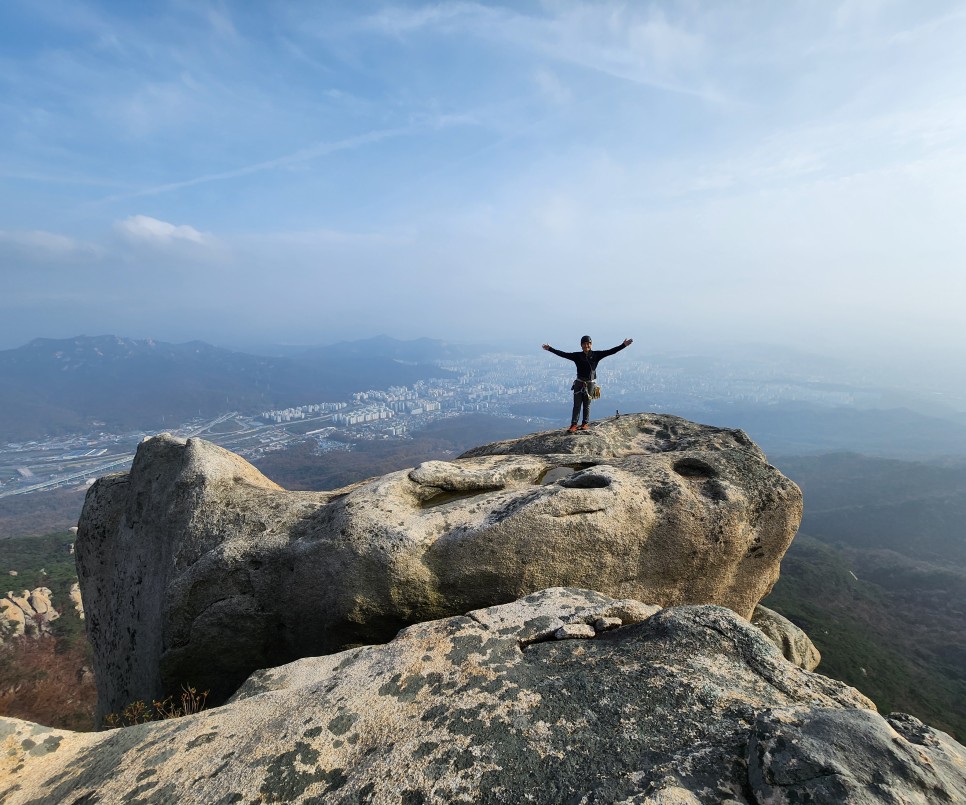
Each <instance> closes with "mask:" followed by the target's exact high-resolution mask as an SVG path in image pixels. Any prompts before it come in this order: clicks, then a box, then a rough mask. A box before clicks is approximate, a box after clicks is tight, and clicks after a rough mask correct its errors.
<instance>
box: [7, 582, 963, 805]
mask: <svg viewBox="0 0 966 805" xmlns="http://www.w3.org/2000/svg"><path fill="white" fill-rule="evenodd" d="M0 738H2V740H3V742H4V744H3V751H2V752H0V800H2V801H3V802H5V803H9V805H24V804H25V803H32V804H33V805H43V804H44V803H50V804H51V805H53V803H57V804H58V805H59V803H64V802H75V803H79V802H98V803H104V804H107V803H121V802H151V803H175V802H204V803H230V802H238V803H256V802H262V803H266V802H283V803H309V802H312V803H322V802H325V803H331V804H332V805H342V804H345V805H348V804H349V803H371V804H372V805H383V804H384V803H392V804H393V805H397V803H466V805H470V803H514V804H515V803H520V802H533V803H547V805H551V804H552V805H557V804H558V803H562V802H573V803H577V802H584V803H623V804H624V805H631V803H634V805H671V804H672V803H673V804H674V805H720V804H721V803H727V804H728V805H755V804H756V803H760V804H761V805H765V803H796V802H797V803H819V804H822V803H828V804H829V805H831V804H832V803H835V805H839V803H844V802H849V803H900V802H901V803H923V805H925V804H926V803H930V804H934V803H940V802H949V803H952V802H964V801H966V748H964V747H962V746H960V745H959V744H957V743H956V742H955V741H953V740H952V739H951V738H950V737H949V736H948V735H945V734H944V733H941V732H937V731H935V730H933V729H930V728H929V727H927V726H925V725H924V724H922V723H921V722H919V721H917V720H916V719H914V718H911V717H909V716H903V715H893V716H889V717H886V718H883V717H882V716H880V715H879V714H878V713H876V712H875V710H874V708H873V706H872V704H871V702H869V701H868V700H867V699H866V698H865V697H864V696H862V694H861V693H859V692H858V691H856V690H854V689H852V688H849V687H847V686H846V685H843V684H842V683H839V682H835V681H833V680H831V679H827V678H825V677H823V676H820V675H818V674H813V673H809V672H807V671H804V670H802V669H800V668H798V667H796V666H794V665H792V664H791V663H789V662H787V661H786V660H784V659H783V657H782V656H781V654H780V653H779V652H778V650H777V649H776V648H775V646H774V645H773V644H772V643H771V642H770V641H768V640H767V639H766V638H765V637H764V635H763V634H762V632H761V631H760V630H758V629H757V628H756V627H754V626H752V625H751V624H749V623H748V622H747V621H745V620H744V619H743V618H741V617H739V616H738V615H736V614H735V613H734V612H732V611H731V610H729V609H725V608H723V607H718V606H681V607H672V608H668V609H660V608H658V607H656V606H653V605H646V604H643V603H640V602H637V601H633V600H627V599H623V600H616V599H612V598H609V597H607V596H604V595H601V594H599V593H595V592H591V591H588V590H578V589H551V590H544V591H542V592H539V593H536V594H533V595H530V596H527V597H526V598H524V599H522V600H520V601H517V602H515V603H512V604H508V605H503V606H498V607H490V608H486V609H482V610H477V611H473V612H470V613H468V614H467V615H465V616H461V617H454V618H447V619H444V620H438V621H434V622H429V623H422V624H418V625H415V626H411V627H409V628H408V629H406V630H404V631H403V632H401V633H400V634H399V635H398V637H396V639H395V640H393V641H392V642H390V643H388V644H386V645H382V646H376V647H366V648H356V649H351V650H349V651H345V652H342V653H339V654H335V655H331V656H327V657H318V658H306V659H302V660H299V661H297V662H294V663H292V664H290V665H286V666H282V667H278V668H273V669H268V670H264V671H260V672H258V673H256V674H253V675H252V677H251V678H249V680H248V681H247V682H246V683H245V684H244V685H243V686H242V688H241V689H240V690H239V691H238V693H237V694H236V695H235V696H234V697H233V699H232V700H231V701H230V702H229V703H228V704H227V705H225V706H223V707H219V708H216V709H214V710H211V711H208V712H203V713H200V714H197V715H194V716H189V717H186V718H183V719H179V720H176V721H167V722H159V723H151V724H145V725H141V726H138V727H131V728H128V729H124V730H115V731H112V732H107V733H97V734H81V733H68V732H63V731H58V730H51V729H47V728H44V727H40V726H38V725H35V724H29V723H26V722H22V721H15V720H12V719H0Z"/></svg>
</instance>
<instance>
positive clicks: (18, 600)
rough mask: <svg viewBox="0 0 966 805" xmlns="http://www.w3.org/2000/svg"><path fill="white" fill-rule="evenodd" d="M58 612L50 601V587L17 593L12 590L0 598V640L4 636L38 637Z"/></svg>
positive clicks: (56, 616)
mask: <svg viewBox="0 0 966 805" xmlns="http://www.w3.org/2000/svg"><path fill="white" fill-rule="evenodd" d="M59 617H60V613H59V612H58V611H57V610H56V609H54V607H53V605H52V604H51V603H50V589H49V588H47V587H36V588H35V589H33V590H24V591H23V592H22V593H21V594H20V595H17V594H16V593H14V592H13V591H12V590H11V591H10V592H8V593H7V594H6V596H5V597H3V598H0V642H2V641H3V640H4V638H5V637H21V636H27V637H39V636H40V635H42V634H47V633H48V632H49V631H50V626H49V624H50V623H51V621H55V620H57V618H59Z"/></svg>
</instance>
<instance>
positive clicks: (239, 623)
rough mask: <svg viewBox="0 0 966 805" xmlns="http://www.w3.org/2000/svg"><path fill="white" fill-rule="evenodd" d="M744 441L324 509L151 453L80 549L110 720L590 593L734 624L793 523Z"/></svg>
mask: <svg viewBox="0 0 966 805" xmlns="http://www.w3.org/2000/svg"><path fill="white" fill-rule="evenodd" d="M801 507H802V501H801V493H800V491H799V489H798V487H797V486H795V484H793V483H792V482H791V481H789V480H788V479H787V478H785V477H784V476H783V475H781V473H779V472H778V471H777V470H776V469H775V468H774V467H772V466H771V465H769V464H768V463H767V462H766V460H765V457H764V455H763V454H762V452H761V451H760V450H759V449H758V448H757V447H756V446H755V445H754V444H753V443H752V442H751V441H750V440H749V439H748V437H747V436H746V435H745V434H744V433H742V432H741V431H735V430H726V429H721V428H713V427H708V426H704V425H698V424H695V423H692V422H688V421H686V420H683V419H680V418H677V417H672V416H664V415H655V414H636V415H627V416H622V417H620V418H614V419H609V420H604V421H602V422H598V423H595V424H594V425H593V426H592V428H591V429H590V431H588V432H585V433H579V434H567V433H564V432H560V431H555V432H550V433H539V434H533V435H531V436H528V437H525V438H522V439H517V440H514V441H509V442H499V443H496V444H492V445H488V446H485V447H481V448H478V449H476V450H473V451H470V452H469V453H467V454H465V455H464V456H461V457H460V458H458V459H456V460H454V461H449V462H443V461H430V462H426V463H424V464H421V465H420V466H418V467H416V468H414V469H411V470H403V471H400V472H394V473H389V474H388V475H385V476H382V477H380V478H375V479H372V480H369V481H365V482H363V483H360V484H356V485H354V486H351V487H347V488H345V489H340V490H336V491H333V492H318V493H312V492H288V491H285V490H283V489H281V488H280V487H279V486H277V485H276V484H274V483H273V482H271V481H270V480H268V479H267V478H265V477H264V476H263V475H261V474H260V473H259V472H258V471H257V470H255V468H254V467H252V466H251V465H250V464H248V463H247V462H245V461H244V460H243V459H241V458H240V457H238V456H236V455H234V454H233V453H230V452H228V451H226V450H223V449H221V448H219V447H217V446H215V445H213V444H210V443H208V442H205V441H202V440H200V439H189V440H187V441H184V440H180V439H175V438H172V437H171V436H168V435H162V436H158V437H155V438H152V439H148V440H146V441H145V442H143V443H142V444H141V445H140V447H139V449H138V452H137V456H136V457H135V460H134V464H133V466H132V469H131V471H130V473H128V474H123V475H115V476H109V477H107V478H102V479H100V480H99V481H98V482H97V483H96V484H95V485H94V486H93V487H92V488H91V490H90V491H89V493H88V496H87V500H86V502H85V505H84V510H83V514H82V516H81V521H80V525H79V531H78V536H77V543H76V556H77V563H78V573H79V577H80V582H81V586H82V591H83V597H84V601H85V604H86V611H87V618H88V634H89V635H90V639H91V642H92V644H93V646H94V655H95V672H96V678H97V682H98V718H101V717H103V716H104V715H105V714H107V713H109V712H114V711H118V710H120V709H121V708H123V707H124V706H125V705H127V704H128V703H130V702H131V701H134V700H137V699H141V700H145V701H149V700H151V699H153V698H160V697H162V696H163V695H166V694H168V693H172V692H177V691H178V690H179V689H180V687H181V686H182V685H184V684H191V685H195V686H197V687H198V688H200V689H210V690H211V698H210V701H212V702H213V703H219V702H221V701H224V700H225V699H226V698H227V697H228V696H229V695H231V694H232V693H233V692H234V691H235V690H236V689H237V688H238V686H239V685H240V684H241V683H242V682H243V681H244V679H245V678H246V677H247V676H248V675H249V674H251V673H252V672H253V671H254V670H256V669H259V668H266V667H270V666H275V665H279V664H281V663H284V662H289V661H291V660H294V659H297V658H299V657H305V656H316V655H320V654H328V653H331V652H334V651H338V650H341V649H344V648H346V647H348V646H352V645H359V644H371V643H380V642H384V641H386V640H389V639H390V638H391V637H392V636H393V635H394V634H395V633H396V632H397V631H398V629H400V628H401V627H404V626H406V625H408V624H411V623H417V622H421V621H426V620H432V619H435V618H440V617H445V616H449V615H455V614H460V613H463V612H466V611H469V610H472V609H476V608H480V607H486V606H491V605H494V604H500V603H505V602H508V601H512V600H515V599H516V598H518V597H520V596H522V595H526V594H528V593H531V592H533V591H535V590H539V589H543V588H546V587H555V586H578V587H582V588H589V589H594V590H598V591H600V592H602V593H605V594H607V595H612V596H615V597H621V598H623V597H629V598H634V599H636V600H639V601H647V602H651V603H654V604H658V605H661V606H671V605H678V604H692V603H693V604H718V605H721V606H725V607H728V608H730V609H732V610H734V611H735V612H737V613H738V614H739V615H742V616H743V617H746V618H748V617H751V615H752V612H753V610H754V608H755V605H756V604H757V603H758V601H759V600H760V599H761V598H762V597H763V596H764V595H766V594H767V593H768V591H769V590H770V589H771V587H772V585H773V584H774V582H775V580H776V579H777V578H778V571H779V562H780V560H781V558H782V556H783V554H784V553H785V550H786V548H787V547H788V544H789V543H790V541H791V539H792V537H793V535H794V533H795V530H796V528H797V527H798V523H799V521H800V518H801V511H802V508H801Z"/></svg>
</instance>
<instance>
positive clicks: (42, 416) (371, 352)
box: [0, 335, 461, 442]
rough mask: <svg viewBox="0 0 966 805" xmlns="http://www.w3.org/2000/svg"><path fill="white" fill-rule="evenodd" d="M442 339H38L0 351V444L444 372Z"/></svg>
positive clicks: (334, 396)
mask: <svg viewBox="0 0 966 805" xmlns="http://www.w3.org/2000/svg"><path fill="white" fill-rule="evenodd" d="M459 354H461V353H460V348H459V347H455V346H452V345H449V344H446V343H445V342H442V341H432V340H430V339H420V340H418V341H411V342H406V341H397V340H395V339H392V338H388V337H386V336H380V337H377V338H375V339H368V340H367V341H362V342H353V343H342V344H335V345H333V346H329V347H319V348H314V349H306V350H303V352H302V353H301V354H298V355H295V356H291V357H264V356H258V355H250V354H246V353H243V352H234V351H232V350H228V349H222V348H220V347H215V346H212V345H210V344H206V343H204V342H202V341H190V342H187V343H183V344H169V343H165V342H161V341H152V340H134V339H130V338H119V337H117V336H113V335H105V336H96V337H89V336H78V337H76V338H70V339H49V338H38V339H35V340H34V341H31V342H30V343H29V344H26V345H25V346H23V347H19V348H17V349H11V350H4V351H0V410H2V411H3V416H2V418H0V442H4V441H21V440H26V439H38V438H42V437H46V436H51V435H56V434H60V433H69V432H83V431H88V430H91V429H93V428H95V427H104V428H106V429H118V430H123V429H138V428H159V427H164V426H165V424H167V425H168V426H171V425H172V424H174V423H180V422H183V421H185V420H188V419H191V418H193V417H197V416H202V417H205V416H216V415H218V414H220V413H224V412H225V411H232V410H233V411H239V412H241V413H244V414H255V413H258V412H260V411H263V410H266V409H270V408H284V407H287V406H291V405H303V404H306V403H310V402H326V401H335V400H340V399H345V398H346V397H347V396H349V395H350V394H351V393H352V392H354V391H360V390H364V389H367V388H385V387H386V386H388V385H409V384H412V383H413V382H415V381H417V380H423V379H427V378H430V377H446V376H449V375H450V373H449V372H447V371H445V370H443V369H440V368H439V367H438V366H436V365H434V362H435V361H439V360H443V359H445V358H452V357H454V356H456V355H459Z"/></svg>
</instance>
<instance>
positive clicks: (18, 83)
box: [0, 0, 966, 363]
mask: <svg viewBox="0 0 966 805" xmlns="http://www.w3.org/2000/svg"><path fill="white" fill-rule="evenodd" d="M964 29H966V11H964V10H963V9H962V8H961V7H960V6H959V5H958V4H955V3H943V2H939V3H933V4H929V5H928V6H922V7H918V6H913V5H912V4H904V3H895V2H888V1H887V0H882V2H875V1H874V0H847V1H843V2H837V3H828V4H820V5H819V6H816V5H815V4H810V3H807V2H791V3H787V4H782V5H780V6H776V5H775V4H771V3H765V2H755V3H750V4H743V5H741V6H727V7H725V6H721V5H719V4H708V3H700V2H698V3H685V4H681V3H670V2H650V3H639V4H622V3H606V2H605V3H581V2H543V3H537V2H534V3H523V4H506V3H476V2H442V3H432V4H430V3H401V2H367V3H361V4H351V5H342V4H324V5H318V6H316V5H312V6H307V5H304V4H297V3H277V4H272V5H270V6H260V5H259V6H252V5H250V4H241V3H232V2H212V3H204V2H202V3H193V4H183V3H177V2H171V3H159V4H151V5H150V6H131V5H130V4H121V3H112V2H107V1H106V0H101V1H99V2H78V3H61V2H51V3H44V4H32V3H27V2H21V1H19V0H14V2H10V3H6V4H4V6H3V8H2V9H0V41H2V42H3V46H4V47H3V54H4V55H3V57H2V62H3V65H4V70H3V71H2V75H3V78H0V126H2V128H3V130H4V132H5V135H6V136H5V137H4V148H3V151H2V155H0V188H2V191H0V264H2V265H3V267H4V293H3V294H0V349H8V348H13V347H16V346H19V345H21V344H23V343H26V342H27V341H29V340H30V339H32V338H34V337H68V336H72V335H76V334H79V333H88V334H91V335H93V334H100V333H114V334H119V335H124V336H129V337H133V338H146V337H154V338H159V339H163V340H167V341H185V340H191V339H195V338H199V339H203V340H207V341H210V342H212V343H218V344H224V345H240V346H244V345H246V344H253V343H269V342H284V343H312V344H322V343H335V342H337V341H340V340H349V339H353V338H362V337H367V336H371V335H373V334H375V333H379V332H388V333H391V334H392V335H394V336H397V337H401V338H413V337H417V336H429V337H434V338H443V339H446V340H449V341H462V342H480V341H486V342H494V341H500V340H501V339H512V340H514V341H515V342H517V343H523V342H525V341H527V340H532V342H533V344H534V345H535V347H537V346H538V345H539V344H540V343H542V342H550V343H553V344H555V345H557V346H559V347H561V348H567V349H569V348H571V345H572V344H575V343H576V340H577V339H578V338H579V336H580V335H581V334H583V333H584V332H592V333H593V334H594V335H595V338H596V339H597V340H598V342H601V343H603V342H608V344H609V343H610V342H613V343H617V342H619V341H620V340H621V339H622V338H624V337H633V338H635V340H636V343H638V344H642V345H643V344H653V345H655V346H656V347H658V348H661V347H667V346H670V345H673V344H676V343H693V344H695V345H701V344H710V345H718V344H720V343H722V342H727V341H757V342H761V343H776V344H782V345H791V346H797V347H814V348H815V349H816V350H817V351H819V352H822V351H824V352H833V353H835V354H839V355H841V354H848V353H852V352H854V353H855V354H856V355H874V354H876V352H879V353H880V354H885V353H887V352H889V351H893V352H895V351H902V352H904V358H905V359H906V360H908V361H909V362H910V363H915V362H919V363H922V362H929V361H940V360H945V359H948V356H949V354H950V351H952V352H953V353H954V354H955V353H956V351H961V350H963V349H964V347H966V342H964V340H963V335H962V328H961V327H958V326H957V325H958V323H959V320H960V319H961V314H960V312H959V311H960V308H961V300H962V298H963V296H964V291H966V278H964V275H963V273H962V271H961V270H960V262H961V258H962V255H963V254H964V251H966V250H964V246H966V243H964V240H963V235H961V234H960V232H959V230H960V229H961V227H960V226H959V225H958V221H956V220H955V218H956V217H957V213H958V210H959V209H962V207H963V202H964V201H966V198H964V195H966V189H964V188H966V182H964V181H963V180H964V178H966V177H964V171H966V114H964V113H963V111H962V110H963V109H966V105H964V104H963V102H962V101H963V97H962V96H963V94H964V92H966V90H963V89H962V88H963V87H964V86H966V81H964V79H966V57H964V56H963V55H961V48H959V47H958V42H959V41H961V39H962V36H963V33H964V32H966V31H964ZM573 348H576V347H573Z"/></svg>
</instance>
